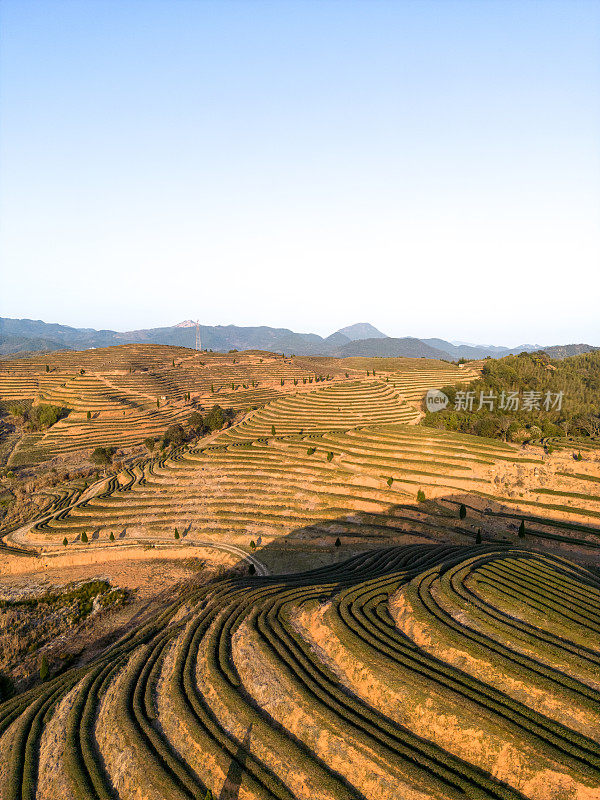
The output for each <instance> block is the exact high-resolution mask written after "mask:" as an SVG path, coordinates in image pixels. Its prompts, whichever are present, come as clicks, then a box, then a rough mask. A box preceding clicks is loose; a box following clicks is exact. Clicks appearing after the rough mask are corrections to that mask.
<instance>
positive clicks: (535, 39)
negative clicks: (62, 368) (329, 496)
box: [0, 0, 600, 347]
mask: <svg viewBox="0 0 600 800" xmlns="http://www.w3.org/2000/svg"><path fill="white" fill-rule="evenodd" d="M174 9H175V10H176V13H173V11H174ZM1 27H2V54H1V61H0V66H1V76H2V77H1V105H2V126H1V129H0V167H1V171H2V183H1V188H0V203H1V210H2V218H3V224H2V234H1V238H2V241H1V248H2V263H3V269H4V272H5V275H6V276H7V279H5V282H4V286H3V292H2V300H1V302H0V314H1V315H2V316H5V317H13V318H30V319H42V320H44V321H47V322H57V323H60V324H65V325H72V326H74V327H91V328H96V329H101V328H108V329H112V330H133V329H140V328H147V327H159V326H168V325H172V324H176V323H177V322H180V321H182V320H184V319H187V318H199V319H200V321H201V322H202V323H203V324H207V325H219V324H221V325H227V324H235V325H239V326H250V325H252V326H255V325H268V326H271V327H284V328H290V329H291V330H294V331H299V332H314V333H318V334H320V335H322V336H327V335H329V334H330V333H332V332H333V331H335V330H337V329H339V328H342V327H345V326H346V325H349V324H353V322H355V321H359V320H367V321H369V322H371V324H373V325H374V326H375V327H377V328H379V329H381V330H382V331H384V332H385V333H386V334H387V335H389V336H394V337H402V336H415V337H419V338H443V339H446V340H451V341H454V340H462V341H468V342H474V343H488V342H491V343H493V344H497V345H505V346H509V347H511V346H516V345H517V344H522V343H534V344H535V343H540V344H545V345H550V344H566V343H579V342H584V343H588V344H591V345H600V315H599V314H598V310H597V297H598V289H599V288H600V281H599V279H598V273H599V266H600V157H599V154H600V145H599V142H600V103H599V102H598V101H599V95H600V90H599V87H600V59H599V58H598V52H600V4H598V3H597V2H591V1H589V2H587V1H585V2H584V1H579V0H569V2H562V1H561V2H558V0H546V1H545V2H544V3H536V2H528V1H527V0H519V2H511V1H510V0H505V1H504V0H503V1H500V0H489V2H473V0H463V1H462V2H457V1H456V0H447V1H446V0H444V2H442V0H423V2H420V3H413V2H404V1H400V0H398V2H383V1H382V2H345V3H338V2H329V1H328V0H323V1H322V2H319V3H313V2H293V1H292V0H289V2H283V0H282V1H281V2H259V1H258V0H257V2H252V3H247V2H243V1H241V0H232V1H231V2H226V3H224V2H209V1H208V0H207V2H188V1H187V0H178V2H176V3H173V2H166V1H165V0H148V2H144V3H139V2H137V1H136V0H123V2H119V3H116V2H106V0H102V1H101V2H99V1H97V0H87V1H86V2H85V3H72V2H68V0H47V1H46V2H33V1H32V0H19V2H16V1H15V0H5V2H4V3H3V13H2V22H1Z"/></svg>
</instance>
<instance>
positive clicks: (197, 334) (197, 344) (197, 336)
mask: <svg viewBox="0 0 600 800" xmlns="http://www.w3.org/2000/svg"><path fill="white" fill-rule="evenodd" d="M196 350H202V343H201V342H200V320H199V319H197V320H196Z"/></svg>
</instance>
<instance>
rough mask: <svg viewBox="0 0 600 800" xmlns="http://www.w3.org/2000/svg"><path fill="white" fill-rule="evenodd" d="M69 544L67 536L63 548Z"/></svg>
mask: <svg viewBox="0 0 600 800" xmlns="http://www.w3.org/2000/svg"><path fill="white" fill-rule="evenodd" d="M68 544H69V540H68V539H67V537H66V536H65V538H64V539H63V546H64V547H66V546H67V545H68Z"/></svg>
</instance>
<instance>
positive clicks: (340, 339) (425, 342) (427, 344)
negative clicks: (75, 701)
mask: <svg viewBox="0 0 600 800" xmlns="http://www.w3.org/2000/svg"><path fill="white" fill-rule="evenodd" d="M200 336H201V343H202V347H203V348H204V349H207V350H216V351H228V350H270V351H273V352H278V353H282V352H283V353H289V354H292V353H293V354H295V355H299V356H300V355H304V356H306V355H325V356H338V357H345V356H385V357H401V356H405V357H411V358H437V359H445V360H447V361H457V360H458V359H460V358H465V359H481V358H487V357H488V356H491V357H492V358H501V357H502V356H505V355H508V354H510V353H521V352H524V351H525V352H532V351H534V350H545V352H546V353H548V355H549V356H551V357H552V358H566V357H567V356H572V355H577V354H579V353H586V352H588V351H590V350H596V349H598V348H595V347H592V346H591V345H588V344H568V345H553V346H549V347H548V346H546V347H542V346H540V345H537V344H536V345H530V344H523V345H519V347H512V348H511V347H498V346H494V345H473V344H464V343H459V342H456V343H452V342H447V341H446V340H445V339H416V338H414V337H411V336H406V337H403V338H400V339H397V338H392V337H389V336H386V334H385V333H382V332H381V331H379V330H377V328H375V327H373V325H370V324H369V323H367V322H359V323H357V324H355V325H349V326H348V327H346V328H341V329H340V330H339V331H335V333H332V334H331V335H330V336H327V337H325V338H323V337H322V336H318V335H317V334H316V333H295V332H294V331H291V330H289V329H288V328H269V327H267V326H259V327H252V328H242V327H238V326H236V325H214V326H211V325H200ZM133 343H151V344H171V345H178V346H181V347H192V348H193V347H195V344H196V323H195V322H193V321H192V320H185V321H184V322H180V323H178V324H177V325H172V326H171V327H167V328H146V329H143V330H137V331H125V332H120V331H111V330H94V329H93V328H71V327H69V326H67V325H57V324H54V323H47V322H42V321H41V320H32V319H10V318H7V317H0V355H8V354H12V353H24V352H46V351H51V350H87V349H89V348H91V347H109V346H111V345H118V344H133Z"/></svg>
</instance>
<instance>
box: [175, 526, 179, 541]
mask: <svg viewBox="0 0 600 800" xmlns="http://www.w3.org/2000/svg"><path fill="white" fill-rule="evenodd" d="M175 538H176V539H179V531H178V530H177V528H175Z"/></svg>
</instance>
